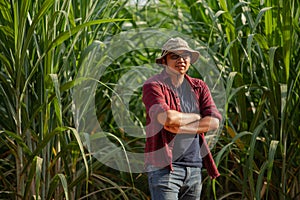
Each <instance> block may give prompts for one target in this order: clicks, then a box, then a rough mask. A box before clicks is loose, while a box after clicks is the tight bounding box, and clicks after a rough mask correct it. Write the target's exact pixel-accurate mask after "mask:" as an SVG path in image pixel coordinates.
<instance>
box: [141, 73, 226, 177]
mask: <svg viewBox="0 0 300 200" xmlns="http://www.w3.org/2000/svg"><path fill="white" fill-rule="evenodd" d="M185 79H186V80H187V81H188V83H189V84H190V85H191V90H192V93H194V94H195V96H196V98H197V99H198V106H199V110H200V115H201V117H205V116H212V117H216V118H218V119H219V120H220V121H221V119H222V117H221V115H220V113H219V111H218V110H217V107H216V105H215V103H214V101H213V99H212V97H211V94H210V91H209V88H208V86H207V85H206V83H205V82H204V81H202V80H200V79H196V78H192V77H190V76H188V75H185ZM171 88H172V87H171V81H170V77H169V75H168V74H167V73H166V71H165V70H163V71H162V73H160V74H157V75H155V76H153V77H151V78H149V79H148V80H147V81H146V82H145V83H144V85H143V102H144V104H145V107H146V113H147V116H146V134H147V139H146V146H145V164H146V166H147V165H149V164H150V165H153V166H156V167H167V166H168V167H169V168H170V169H171V170H172V149H173V145H174V139H175V134H174V133H171V132H169V131H167V130H165V129H164V128H163V125H161V124H160V123H159V122H158V121H157V114H158V113H161V112H164V111H167V110H177V111H180V99H179V97H178V96H177V94H176V92H174V90H173V89H171ZM200 145H201V155H202V159H203V165H204V167H205V168H206V169H207V172H208V174H209V176H210V177H211V178H216V177H218V176H219V175H220V174H219V172H218V169H217V167H216V165H215V162H214V160H213V157H212V155H211V152H210V150H209V147H208V146H207V143H206V140H205V137H204V134H200Z"/></svg>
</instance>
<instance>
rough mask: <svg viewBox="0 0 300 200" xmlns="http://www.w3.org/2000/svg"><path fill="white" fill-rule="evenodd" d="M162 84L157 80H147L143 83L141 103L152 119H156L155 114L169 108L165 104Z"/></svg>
mask: <svg viewBox="0 0 300 200" xmlns="http://www.w3.org/2000/svg"><path fill="white" fill-rule="evenodd" d="M165 96H166V95H165V94H164V91H163V86H162V84H160V83H159V82H148V83H145V84H144V85H143V97H142V100H143V103H144V104H145V107H146V112H147V113H148V115H149V117H150V118H151V119H152V120H153V119H155V120H157V115H158V114H159V113H162V112H164V111H167V110H169V109H170V107H169V105H167V104H166V100H165Z"/></svg>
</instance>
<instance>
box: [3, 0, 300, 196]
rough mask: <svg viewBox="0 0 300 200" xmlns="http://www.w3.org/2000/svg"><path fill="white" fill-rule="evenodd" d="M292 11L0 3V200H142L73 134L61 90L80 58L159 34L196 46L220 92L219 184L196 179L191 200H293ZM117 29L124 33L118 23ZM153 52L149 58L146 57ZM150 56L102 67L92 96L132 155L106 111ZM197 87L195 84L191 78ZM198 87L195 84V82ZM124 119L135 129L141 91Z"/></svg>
mask: <svg viewBox="0 0 300 200" xmlns="http://www.w3.org/2000/svg"><path fill="white" fill-rule="evenodd" d="M299 11H300V10H299V2H298V1H296V0H290V1H283V0H279V1H277V0H276V1H275V0H266V1H259V0H254V1H249V2H248V1H238V0H231V1H229V0H220V1H210V0H202V1H193V0H185V1H169V0H163V1H150V0H149V1H147V2H146V3H145V4H143V5H138V4H137V5H133V6H129V5H128V4H126V2H125V1H112V0H107V1H81V0H78V1H71V0H67V1H55V0H44V1H37V2H32V1H29V0H22V1H21V0H3V1H2V2H1V3H0V33H1V34H0V83H1V84H0V98H1V101H0V119H1V120H0V133H1V135H0V141H1V147H0V162H1V167H0V177H1V178H0V191H1V192H0V197H1V198H6V199H12V198H16V199H32V198H41V199H88V198H95V199H97V198H98V199H99V198H102V199H146V198H147V197H149V193H148V190H147V184H146V176H145V174H130V173H123V172H119V171H116V170H113V169H111V168H109V167H107V166H105V165H103V164H101V162H99V161H97V160H96V159H95V158H94V157H93V156H92V155H90V154H89V153H90V152H88V150H87V148H86V146H84V144H83V141H82V140H81V137H80V134H81V133H78V132H77V130H76V128H75V127H76V126H75V124H76V119H74V115H73V113H72V108H73V102H72V92H73V88H74V87H75V86H76V85H77V84H78V82H77V80H76V76H77V74H78V73H79V67H82V66H83V60H84V56H85V55H86V54H85V53H86V50H87V49H89V48H91V45H93V44H94V42H95V41H100V43H101V42H102V41H106V40H109V39H110V38H111V37H112V36H114V35H116V34H118V33H119V32H120V31H122V29H130V28H145V27H146V28H147V27H152V28H164V29H167V30H175V31H179V32H181V33H183V34H186V35H189V36H191V37H193V38H194V39H195V40H199V41H201V42H202V43H204V44H205V50H206V51H207V54H209V55H210V56H211V57H212V58H213V59H214V60H213V61H214V63H215V64H216V66H218V69H219V71H220V77H221V79H222V81H223V82H224V87H226V105H225V106H224V108H220V110H224V127H223V130H221V132H222V134H221V136H220V138H219V141H218V143H217V145H216V146H215V148H214V149H213V152H214V154H215V160H216V162H217V164H218V166H219V169H220V172H221V177H219V178H218V179H217V180H216V181H211V180H209V179H208V178H206V176H205V175H206V174H205V173H204V174H203V176H204V177H205V178H204V183H203V192H202V198H203V199H213V198H214V199H278V198H279V199H299V198H300V189H299V188H300V185H299V183H300V178H299V177H300V174H299V173H300V172H299V160H300V157H299V155H300V147H299V139H298V138H299V136H298V135H299V131H300V124H299V120H298V119H299V118H300V116H299V88H300V87H299V75H300V60H299V59H298V55H299V46H300V45H299V33H300V32H299V31H300V28H299V15H300V12H299ZM125 22H126V24H125ZM158 48H159V47H158ZM157 55H158V52H157V51H156V50H151V49H150V50H147V51H146V55H145V51H142V50H137V51H134V52H129V53H128V54H126V55H124V57H120V58H119V59H118V60H116V61H115V62H114V63H112V64H111V65H110V66H109V67H108V68H107V69H106V70H107V72H106V73H105V74H104V75H103V77H101V80H100V81H99V83H101V85H100V86H99V87H98V89H97V92H96V99H97V100H99V101H98V103H97V104H96V107H97V108H98V111H97V116H98V118H99V121H100V124H101V127H102V128H103V129H104V131H107V132H110V133H111V134H112V135H114V136H115V137H116V138H117V139H118V141H120V142H121V145H123V146H124V147H126V148H127V149H130V150H136V149H138V151H139V150H140V148H141V147H142V146H143V141H142V140H136V139H134V138H132V137H127V136H126V135H125V134H124V132H123V130H121V129H119V128H118V127H117V124H116V122H115V120H114V118H113V114H112V112H111V100H112V98H111V97H112V96H113V93H114V91H113V90H114V85H116V83H117V81H118V80H119V79H120V77H121V76H122V74H124V73H126V72H127V70H128V69H129V67H130V66H134V65H135V66H143V65H144V64H146V63H152V62H153V60H154V59H155V57H156V56H157ZM195 76H197V74H195ZM199 77H200V76H199ZM134 97H136V98H135V99H132V100H131V101H130V105H129V109H134V118H135V120H137V121H136V122H137V123H143V122H144V115H145V113H144V110H143V107H142V106H137V105H139V104H141V101H140V97H141V92H140V91H135V93H134Z"/></svg>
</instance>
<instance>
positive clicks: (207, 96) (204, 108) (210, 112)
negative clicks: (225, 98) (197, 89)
mask: <svg viewBox="0 0 300 200" xmlns="http://www.w3.org/2000/svg"><path fill="white" fill-rule="evenodd" d="M200 96H201V98H199V101H200V103H199V104H200V113H201V116H202V117H206V116H211V117H215V118H217V119H219V120H220V121H221V120H222V115H221V114H220V112H219V110H218V109H217V107H216V105H215V102H214V100H213V98H212V96H211V93H210V90H209V88H208V86H207V85H206V84H205V83H204V82H202V87H201V95H200Z"/></svg>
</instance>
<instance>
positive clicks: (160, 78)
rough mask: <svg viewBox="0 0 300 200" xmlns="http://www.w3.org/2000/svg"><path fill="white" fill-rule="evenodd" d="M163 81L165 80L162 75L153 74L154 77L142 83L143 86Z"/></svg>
mask: <svg viewBox="0 0 300 200" xmlns="http://www.w3.org/2000/svg"><path fill="white" fill-rule="evenodd" d="M165 79H166V76H165V74H164V73H159V74H155V75H153V76H151V77H150V78H148V79H147V80H146V81H145V82H144V85H145V84H155V83H158V84H159V83H163V82H164V80H165Z"/></svg>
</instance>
